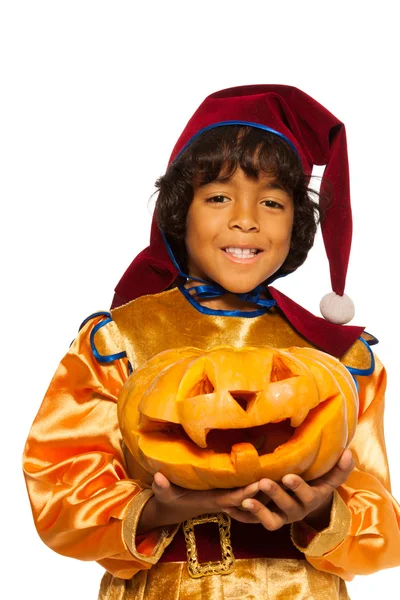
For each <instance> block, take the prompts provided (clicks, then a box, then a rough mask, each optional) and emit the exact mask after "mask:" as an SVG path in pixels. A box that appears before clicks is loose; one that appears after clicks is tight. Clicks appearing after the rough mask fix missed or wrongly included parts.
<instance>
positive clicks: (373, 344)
mask: <svg viewBox="0 0 400 600" xmlns="http://www.w3.org/2000/svg"><path fill="white" fill-rule="evenodd" d="M364 333H366V334H367V335H370V336H371V337H372V338H373V339H372V340H364V341H365V342H367V344H368V346H375V345H376V344H379V340H378V338H377V337H375V336H374V335H372V333H369V331H365V330H364Z"/></svg>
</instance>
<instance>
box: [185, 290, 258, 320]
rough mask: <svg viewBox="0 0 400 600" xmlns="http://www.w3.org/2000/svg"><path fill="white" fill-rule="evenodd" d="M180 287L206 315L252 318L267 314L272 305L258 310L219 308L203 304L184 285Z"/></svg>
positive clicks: (193, 304)
mask: <svg viewBox="0 0 400 600" xmlns="http://www.w3.org/2000/svg"><path fill="white" fill-rule="evenodd" d="M178 289H179V291H180V292H182V294H183V295H184V296H185V298H186V299H187V300H188V301H189V302H190V304H191V305H192V306H194V308H195V309H196V310H198V311H199V312H201V313H203V314H204V315H217V316H221V317H246V318H248V319H251V318H252V317H259V316H261V315H265V313H266V312H268V311H269V310H270V307H265V308H259V309H257V310H251V311H249V312H246V311H244V310H217V309H214V308H208V307H207V306H202V305H201V304H199V303H198V302H196V300H195V299H194V298H193V297H192V296H191V295H190V294H189V292H188V291H187V290H186V289H185V287H184V286H183V285H178Z"/></svg>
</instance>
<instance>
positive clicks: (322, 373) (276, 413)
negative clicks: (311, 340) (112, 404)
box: [118, 346, 358, 489]
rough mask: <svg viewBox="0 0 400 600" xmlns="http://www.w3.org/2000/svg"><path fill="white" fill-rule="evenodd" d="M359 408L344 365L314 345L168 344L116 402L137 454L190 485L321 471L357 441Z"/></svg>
mask: <svg viewBox="0 0 400 600" xmlns="http://www.w3.org/2000/svg"><path fill="white" fill-rule="evenodd" d="M357 411H358V397H357V391H356V388H355V384H354V382H353V379H352V377H351V375H350V374H349V372H348V371H347V369H346V368H345V367H344V366H343V365H342V364H341V363H340V362H339V361H338V360H336V359H334V358H332V357H331V356H329V355H327V354H325V353H323V352H320V351H318V350H313V349H310V348H290V349H288V350H276V349H269V348H231V347H226V346H221V347H218V348H214V349H212V350H210V351H202V350H199V349H196V348H183V349H174V350H167V351H165V352H162V353H160V354H158V355H157V356H155V357H154V358H153V359H151V360H149V361H148V362H147V363H145V365H143V366H142V367H141V368H140V369H138V370H137V371H136V372H135V373H133V374H132V375H131V376H130V378H129V379H128V381H127V383H126V384H125V386H124V388H123V390H122V392H121V395H120V398H119V401H118V416H119V423H120V427H121V431H122V435H123V438H124V441H125V443H126V445H127V447H128V448H129V450H130V451H131V453H132V455H133V456H134V458H135V459H136V460H137V461H138V462H139V463H140V464H141V465H142V466H143V467H144V468H145V469H146V470H148V471H149V472H150V473H155V472H157V471H161V472H162V473H163V474H164V475H165V476H166V477H167V478H169V479H170V480H171V481H172V482H174V483H175V484H177V485H181V486H182V487H186V488H191V489H209V488H215V487H220V488H222V487H226V488H229V487H238V486H243V485H247V484H248V483H251V482H253V481H256V480H259V479H261V478H262V477H269V478H272V479H275V480H280V479H281V478H282V477H283V476H284V475H285V474H287V473H298V474H299V475H301V476H302V477H304V478H305V479H313V478H315V477H318V476H320V475H322V474H323V473H325V472H327V471H328V470H329V469H330V468H331V467H332V466H333V465H334V464H335V463H336V461H337V460H338V458H339V456H340V454H341V453H342V452H343V450H344V448H346V446H347V445H348V444H349V442H350V440H351V439H352V437H353V435H354V432H355V426H356V421H357Z"/></svg>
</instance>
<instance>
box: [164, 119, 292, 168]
mask: <svg viewBox="0 0 400 600" xmlns="http://www.w3.org/2000/svg"><path fill="white" fill-rule="evenodd" d="M224 125H245V126H248V127H255V128H256V129H263V130H264V131H269V132H270V133H274V134H275V135H277V136H278V137H280V138H282V139H283V140H285V142H288V144H290V145H291V147H292V148H293V149H294V150H295V151H296V154H297V155H299V152H298V150H297V148H296V146H295V145H294V144H293V142H292V141H291V140H289V138H287V137H286V136H285V135H283V133H280V132H279V131H276V130H275V129H271V127H267V126H266V125H261V124H260V123H253V122H252V121H221V122H219V123H213V124H212V125H207V127H203V129H200V131H198V132H197V133H195V134H194V136H193V137H191V138H190V140H189V141H188V142H187V143H186V144H185V145H184V146H183V148H182V150H181V151H180V152H179V154H177V155H176V157H175V159H174V161H173V163H174V162H175V161H176V159H177V158H178V157H179V156H180V155H181V154H182V152H183V151H184V150H186V148H187V147H188V146H189V145H190V144H192V143H193V142H194V140H196V139H197V138H198V137H199V135H201V134H202V133H204V132H205V131H209V130H210V129H215V128H216V127H223V126H224Z"/></svg>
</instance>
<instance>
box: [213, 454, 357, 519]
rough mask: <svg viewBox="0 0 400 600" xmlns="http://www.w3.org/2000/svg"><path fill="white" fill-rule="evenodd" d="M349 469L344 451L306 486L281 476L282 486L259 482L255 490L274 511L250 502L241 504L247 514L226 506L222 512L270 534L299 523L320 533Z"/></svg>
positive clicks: (294, 477)
mask: <svg viewBox="0 0 400 600" xmlns="http://www.w3.org/2000/svg"><path fill="white" fill-rule="evenodd" d="M353 469H354V461H353V457H352V454H351V452H350V450H348V449H347V450H345V451H344V452H343V454H342V456H341V457H340V459H339V460H338V462H337V463H336V465H335V466H334V467H333V468H332V469H331V470H330V471H329V472H328V473H326V474H325V475H324V476H322V477H318V479H314V480H313V481H310V482H308V483H306V482H305V481H304V480H303V479H302V478H301V477H299V475H285V477H283V478H282V484H283V485H279V484H278V483H276V482H274V481H272V480H271V479H261V481H259V482H258V486H259V490H260V491H262V492H263V493H264V494H265V495H266V496H267V497H268V498H269V499H270V500H272V501H273V502H274V507H271V506H270V507H269V508H267V507H266V506H265V505H264V504H263V503H262V502H260V501H258V500H256V499H254V498H253V499H246V500H244V501H243V502H242V507H243V508H245V509H246V511H247V512H243V511H240V510H239V509H238V508H236V507H228V506H226V507H225V508H223V511H224V512H226V513H227V514H228V515H230V516H231V517H233V518H234V519H236V520H238V521H241V522H242V523H261V524H262V525H263V526H264V527H265V528H266V529H269V530H270V531H275V530H276V529H279V528H280V527H282V525H285V524H286V523H295V522H296V521H302V520H303V519H304V520H305V521H306V522H307V523H308V524H309V525H311V526H312V527H314V528H315V529H317V530H320V529H324V528H325V527H327V526H328V525H329V519H330V509H331V505H332V499H333V492H334V490H335V489H336V488H338V487H339V486H340V485H342V483H344V482H345V481H346V479H347V477H348V476H349V474H350V472H351V471H352V470H353ZM253 485H254V484H253ZM288 490H289V491H288ZM290 492H292V493H293V495H291V494H290Z"/></svg>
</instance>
